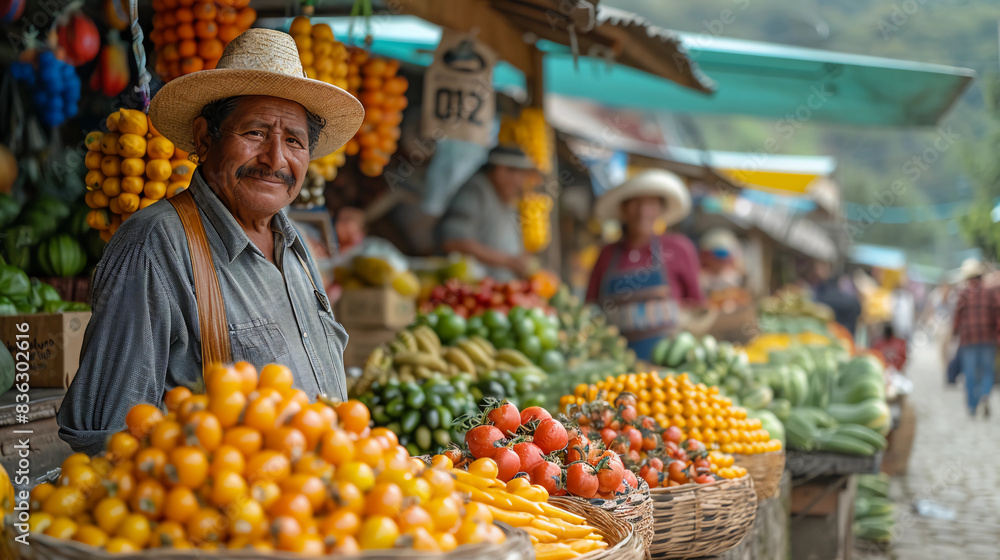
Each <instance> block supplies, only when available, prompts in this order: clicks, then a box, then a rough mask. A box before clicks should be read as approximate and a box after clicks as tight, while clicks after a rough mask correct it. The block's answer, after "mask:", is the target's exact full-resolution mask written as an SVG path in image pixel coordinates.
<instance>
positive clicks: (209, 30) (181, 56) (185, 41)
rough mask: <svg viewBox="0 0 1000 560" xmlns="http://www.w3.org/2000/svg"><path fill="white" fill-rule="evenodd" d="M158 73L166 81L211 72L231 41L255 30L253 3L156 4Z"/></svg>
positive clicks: (168, 0)
mask: <svg viewBox="0 0 1000 560" xmlns="http://www.w3.org/2000/svg"><path fill="white" fill-rule="evenodd" d="M153 10H154V12H155V13H154V14H153V31H152V32H151V33H150V39H151V40H152V41H153V46H154V47H155V48H156V72H157V73H158V74H159V75H160V77H162V78H163V79H164V80H166V81H170V80H172V79H174V78H176V77H178V76H183V75H185V74H190V73H192V72H197V71H199V70H209V69H212V68H215V65H216V64H217V63H218V62H219V59H220V58H221V57H222V51H223V49H225V48H226V45H228V44H229V42H230V41H232V40H233V39H235V38H236V37H237V36H238V35H239V34H240V33H243V32H244V31H246V30H247V29H250V27H251V26H253V24H254V22H255V21H256V20H257V11H256V10H254V9H253V8H251V7H250V0H216V1H209V2H204V1H199V2H195V1H194V0H153Z"/></svg>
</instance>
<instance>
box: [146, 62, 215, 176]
mask: <svg viewBox="0 0 1000 560" xmlns="http://www.w3.org/2000/svg"><path fill="white" fill-rule="evenodd" d="M200 50H201V48H200V47H199V51H200ZM204 69H205V61H204V60H202V59H200V58H198V57H197V56H187V57H184V58H182V59H181V66H180V71H181V74H183V75H186V74H193V73H195V72H199V71H201V70H204ZM154 161H156V160H154ZM151 178H152V177H151ZM157 180H162V179H157Z"/></svg>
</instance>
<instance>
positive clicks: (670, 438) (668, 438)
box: [663, 426, 683, 445]
mask: <svg viewBox="0 0 1000 560" xmlns="http://www.w3.org/2000/svg"><path fill="white" fill-rule="evenodd" d="M682 435H683V434H681V429H680V428H678V427H677V426H670V427H669V428H667V429H666V430H664V432H663V442H664V443H667V442H671V443H673V444H674V445H680V444H681V436H682Z"/></svg>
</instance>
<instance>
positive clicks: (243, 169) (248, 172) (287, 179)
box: [236, 163, 295, 188]
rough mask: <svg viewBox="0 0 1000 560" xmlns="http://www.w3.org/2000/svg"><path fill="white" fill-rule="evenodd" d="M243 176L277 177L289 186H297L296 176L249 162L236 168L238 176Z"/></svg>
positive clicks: (257, 177)
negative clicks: (269, 169)
mask: <svg viewBox="0 0 1000 560" xmlns="http://www.w3.org/2000/svg"><path fill="white" fill-rule="evenodd" d="M242 177H253V178H254V179H277V180H279V181H281V182H283V183H285V184H286V185H288V188H292V187H294V186H295V178H294V177H292V176H291V175H289V174H288V173H285V172H283V171H268V170H267V169H264V168H263V167H256V166H252V165H250V164H249V163H245V164H243V165H241V166H240V167H239V169H237V170H236V178H237V179H240V178H242Z"/></svg>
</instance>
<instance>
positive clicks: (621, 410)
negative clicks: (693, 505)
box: [569, 393, 746, 488]
mask: <svg viewBox="0 0 1000 560" xmlns="http://www.w3.org/2000/svg"><path fill="white" fill-rule="evenodd" d="M569 414H570V417H571V419H572V421H573V422H576V423H577V424H578V425H579V426H580V429H579V431H580V438H579V440H578V441H576V442H572V443H571V444H570V445H571V448H572V449H575V448H579V449H580V450H581V451H586V452H587V453H588V454H590V453H592V452H593V448H597V449H608V450H609V451H610V452H611V453H614V454H616V455H618V456H620V457H623V461H624V464H625V466H626V467H627V468H628V469H629V470H630V471H632V472H634V473H636V474H638V476H639V477H640V478H642V479H643V480H645V481H646V483H647V484H648V485H649V487H650V488H658V487H669V486H680V485H682V484H688V483H691V482H694V483H698V484H707V483H710V482H715V481H716V480H719V479H720V478H738V477H739V476H742V475H743V474H746V471H745V470H742V469H741V468H740V467H734V466H733V464H732V457H731V456H727V455H723V454H721V453H710V452H709V450H708V448H707V447H706V446H705V444H704V443H702V442H701V441H699V440H696V439H693V438H687V439H684V434H683V432H681V430H680V429H678V428H677V427H676V426H670V427H668V428H666V429H663V427H662V426H660V425H659V424H658V423H657V422H656V420H654V419H653V418H651V417H649V416H642V415H639V414H638V412H637V410H636V401H635V397H634V396H633V395H631V394H629V393H622V394H619V395H618V396H617V397H616V398H615V401H614V403H613V404H612V403H609V402H607V401H605V400H602V399H595V400H593V401H591V402H589V403H585V404H583V405H574V406H572V407H570V408H569Z"/></svg>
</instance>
